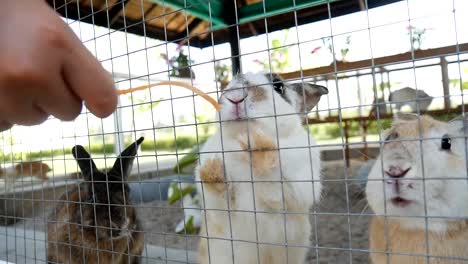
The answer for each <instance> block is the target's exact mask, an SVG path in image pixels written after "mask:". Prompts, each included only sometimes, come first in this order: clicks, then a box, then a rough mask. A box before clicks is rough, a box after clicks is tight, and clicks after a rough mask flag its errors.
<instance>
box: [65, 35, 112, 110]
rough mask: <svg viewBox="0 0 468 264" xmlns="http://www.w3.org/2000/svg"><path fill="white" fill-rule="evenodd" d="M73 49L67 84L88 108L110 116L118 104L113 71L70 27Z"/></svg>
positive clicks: (66, 60)
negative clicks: (100, 60)
mask: <svg viewBox="0 0 468 264" xmlns="http://www.w3.org/2000/svg"><path fill="white" fill-rule="evenodd" d="M67 31H68V34H69V35H70V45H71V49H70V52H69V53H68V54H66V55H65V57H66V58H65V61H64V62H63V72H64V78H65V82H66V84H68V85H69V88H70V89H71V90H72V91H73V92H74V93H75V94H76V95H78V97H80V98H81V99H83V100H84V101H85V104H86V107H87V108H88V109H89V110H90V111H91V112H92V113H93V114H95V115H96V116H98V117H101V118H103V117H107V116H109V115H110V114H112V112H114V110H115V108H116V107H117V91H116V89H115V87H114V82H113V81H112V78H111V76H110V74H109V73H108V72H107V71H106V70H104V68H103V67H102V66H101V64H100V63H99V62H98V61H97V60H96V59H95V58H94V56H93V55H92V54H91V53H90V52H89V51H88V50H87V49H86V48H85V47H84V46H83V45H82V44H81V42H80V41H79V39H78V38H77V37H76V36H75V35H74V34H73V33H72V32H71V31H70V30H69V29H67Z"/></svg>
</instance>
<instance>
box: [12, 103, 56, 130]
mask: <svg viewBox="0 0 468 264" xmlns="http://www.w3.org/2000/svg"><path fill="white" fill-rule="evenodd" d="M18 108H21V109H20V110H19V109H18V111H17V112H15V113H11V114H10V115H9V118H8V119H7V120H8V122H10V123H11V124H17V125H23V126H34V125H39V124H41V123H43V122H44V121H46V120H47V118H48V117H49V115H48V114H47V113H46V112H45V111H44V110H43V109H42V108H41V107H39V106H38V105H36V104H29V105H23V106H22V107H21V106H20V107H18Z"/></svg>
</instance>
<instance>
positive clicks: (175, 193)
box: [167, 182, 182, 204]
mask: <svg viewBox="0 0 468 264" xmlns="http://www.w3.org/2000/svg"><path fill="white" fill-rule="evenodd" d="M169 189H172V195H171V196H169V197H168V198H167V201H168V202H169V204H174V203H175V202H177V201H179V200H180V199H181V198H182V192H181V191H180V188H179V184H178V183H177V182H173V183H171V184H170V185H169Z"/></svg>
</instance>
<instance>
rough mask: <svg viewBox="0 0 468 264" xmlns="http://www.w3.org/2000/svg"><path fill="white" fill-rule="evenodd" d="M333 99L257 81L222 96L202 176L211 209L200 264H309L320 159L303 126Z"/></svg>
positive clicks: (309, 87)
mask: <svg viewBox="0 0 468 264" xmlns="http://www.w3.org/2000/svg"><path fill="white" fill-rule="evenodd" d="M327 93H328V90H327V89H326V88H325V87H322V86H318V85H313V84H291V85H286V84H285V83H284V82H283V81H282V80H281V79H280V78H279V77H278V75H276V74H273V75H270V74H252V73H248V74H242V75H237V76H236V77H235V78H234V79H233V81H231V83H230V84H229V85H228V86H227V87H226V88H225V89H224V90H223V93H222V95H221V97H220V99H219V102H220V105H221V112H220V116H221V120H222V122H221V125H220V127H219V131H218V132H217V133H216V134H215V135H213V136H212V137H211V138H209V139H208V141H207V142H206V144H205V145H204V146H203V147H202V149H201V153H200V163H199V166H198V167H197V169H196V180H197V182H199V184H198V191H199V193H200V194H201V195H202V198H201V201H202V203H203V206H202V208H203V209H205V210H204V211H202V225H201V232H200V235H201V240H200V245H199V252H198V253H199V261H200V263H202V264H206V263H216V264H225V263H239V264H250V263H265V264H266V263H268V264H276V263H277V264H280V263H281V264H283V263H290V264H296V263H297V264H299V263H303V262H304V260H305V256H306V253H307V251H308V249H307V247H308V246H309V236H310V230H311V227H310V223H309V215H308V212H309V207H310V206H311V205H312V204H313V203H314V201H317V200H318V199H319V197H320V192H321V183H320V153H319V150H318V149H317V148H316V147H315V140H314V139H313V138H312V136H310V134H309V133H308V132H307V131H306V130H305V129H304V127H303V126H302V124H301V118H303V117H305V113H307V112H309V111H310V110H311V109H312V108H313V107H314V106H315V105H316V104H317V103H318V101H319V100H320V97H321V96H322V95H323V94H327ZM278 149H279V150H278ZM200 181H201V182H202V184H200Z"/></svg>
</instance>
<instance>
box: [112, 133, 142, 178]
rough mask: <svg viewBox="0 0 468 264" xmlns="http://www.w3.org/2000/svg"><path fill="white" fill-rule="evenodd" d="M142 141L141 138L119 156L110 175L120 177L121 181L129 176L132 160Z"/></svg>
mask: <svg viewBox="0 0 468 264" xmlns="http://www.w3.org/2000/svg"><path fill="white" fill-rule="evenodd" d="M143 140H144V138H143V137H141V138H139V139H138V140H137V141H136V142H134V143H132V144H131V145H130V146H128V147H127V148H126V149H125V150H124V151H123V152H122V153H121V154H120V155H119V157H118V158H117V160H116V161H115V163H114V167H112V169H111V173H112V175H121V176H122V178H123V179H125V178H127V177H128V174H130V171H131V169H132V165H133V160H134V159H135V156H136V154H137V151H138V147H139V146H140V144H141V142H143Z"/></svg>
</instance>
